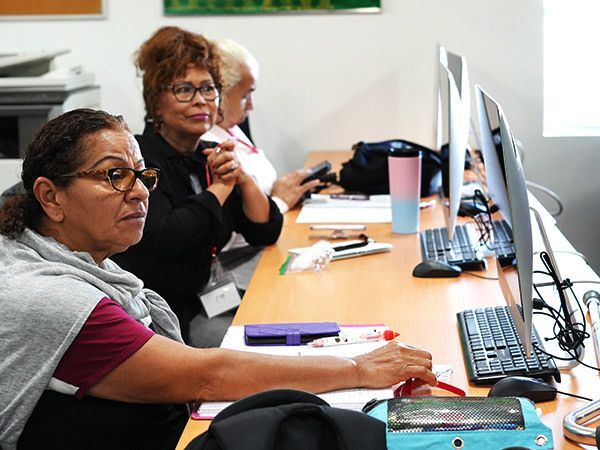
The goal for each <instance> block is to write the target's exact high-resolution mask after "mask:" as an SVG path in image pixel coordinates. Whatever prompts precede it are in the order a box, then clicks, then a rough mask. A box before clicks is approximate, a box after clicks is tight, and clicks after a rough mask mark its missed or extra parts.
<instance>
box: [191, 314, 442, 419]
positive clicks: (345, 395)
mask: <svg viewBox="0 0 600 450" xmlns="http://www.w3.org/2000/svg"><path fill="white" fill-rule="evenodd" d="M386 329H387V327H386V326H385V325H360V326H357V325H347V326H340V334H342V335H345V336H361V335H364V334H366V333H373V332H383V331H385V330H386ZM385 344H387V341H383V340H381V341H372V342H360V343H355V344H348V345H334V346H331V347H311V346H308V345H298V346H289V345H288V346H286V345H269V346H247V345H245V344H244V327H243V326H231V327H229V329H228V330H227V333H226V334H225V337H224V338H223V342H222V343H221V348H228V349H231V350H240V351H245V352H253V353H266V354H269V355H280V356H340V357H346V358H350V357H353V356H357V355H361V354H363V353H368V352H370V351H373V350H375V349H376V348H378V347H381V346H383V345H385ZM433 371H434V373H436V375H437V377H438V380H440V381H446V382H449V381H450V379H451V377H452V367H451V366H449V365H434V367H433ZM318 396H319V397H320V398H322V399H323V400H325V401H326V402H327V403H329V404H330V405H331V406H333V407H335V408H343V409H350V410H353V411H361V410H362V407H363V406H364V405H365V404H366V403H368V402H369V401H370V400H372V399H374V398H376V399H386V398H392V397H393V396H394V389H393V387H389V388H384V389H365V388H356V389H340V390H338V391H332V392H325V393H322V394H318ZM232 403H233V402H204V403H202V404H201V405H200V406H199V407H198V408H197V409H196V410H194V411H193V412H192V419H196V420H211V419H213V418H214V417H215V416H216V415H217V414H218V413H220V412H221V411H222V410H223V409H225V408H226V407H228V406H229V405H231V404H232Z"/></svg>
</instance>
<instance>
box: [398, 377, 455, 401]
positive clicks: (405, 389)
mask: <svg viewBox="0 0 600 450" xmlns="http://www.w3.org/2000/svg"><path fill="white" fill-rule="evenodd" d="M414 387H415V380H414V378H409V379H408V380H406V381H405V382H404V383H402V384H401V385H400V386H398V387H397V388H396V389H395V390H394V397H406V396H410V395H412V391H413V388H414ZM436 387H437V388H438V389H443V390H445V391H448V392H452V393H453V394H456V395H458V396H460V397H464V396H465V395H466V394H465V391H463V390H462V389H460V388H459V387H456V386H453V385H451V384H448V383H444V382H443V381H438V384H437V386H436Z"/></svg>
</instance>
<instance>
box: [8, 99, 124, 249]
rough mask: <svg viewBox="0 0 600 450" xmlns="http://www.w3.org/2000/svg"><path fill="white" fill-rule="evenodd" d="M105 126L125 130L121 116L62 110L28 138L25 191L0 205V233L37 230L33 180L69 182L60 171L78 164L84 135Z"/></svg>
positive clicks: (83, 153) (83, 152)
mask: <svg viewBox="0 0 600 450" xmlns="http://www.w3.org/2000/svg"><path fill="white" fill-rule="evenodd" d="M107 129H108V130H124V131H127V132H129V127H128V126H127V124H126V123H125V121H124V120H123V117H121V116H113V115H112V114H109V113H107V112H105V111H97V110H93V109H87V108H81V109H75V110H72V111H69V112H66V113H64V114H61V115H60V116H58V117H56V118H55V119H52V120H51V121H49V122H48V123H46V124H45V125H44V126H43V127H42V128H41V129H40V130H39V131H38V133H37V134H36V135H35V136H34V138H33V139H32V141H31V143H30V144H29V147H28V148H27V152H26V154H25V159H24V160H23V170H22V172H21V180H23V187H24V189H25V193H24V194H17V195H15V196H13V197H12V198H10V199H9V200H7V201H6V203H4V205H2V208H1V209H0V234H3V235H6V236H10V237H13V238H14V237H16V236H17V235H18V234H20V233H21V232H22V231H23V230H24V229H25V227H27V228H31V229H33V230H38V226H39V224H40V221H41V219H42V218H43V216H44V210H43V209H42V206H41V205H40V204H39V202H38V201H37V198H36V197H35V194H34V193H33V185H34V183H35V180H37V179H38V178H39V177H46V178H48V179H50V180H52V182H53V183H54V184H55V185H56V186H59V187H65V186H67V185H69V183H71V182H72V178H68V177H63V175H66V174H68V173H72V172H76V171H77V169H78V168H79V167H81V165H82V164H83V162H84V160H85V157H86V154H87V147H86V146H87V143H88V138H89V137H90V136H91V135H94V134H96V133H97V132H99V131H102V130H107Z"/></svg>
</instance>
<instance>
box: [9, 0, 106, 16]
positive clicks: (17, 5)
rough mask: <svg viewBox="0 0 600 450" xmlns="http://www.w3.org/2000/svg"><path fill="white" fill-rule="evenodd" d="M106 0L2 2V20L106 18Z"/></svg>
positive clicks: (18, 0) (17, 0)
mask: <svg viewBox="0 0 600 450" xmlns="http://www.w3.org/2000/svg"><path fill="white" fill-rule="evenodd" d="M105 15H106V0H15V1H5V0H3V1H0V19H23V20H29V19H57V18H60V19H63V18H65V19H69V18H77V19H81V18H89V19H95V18H104V17H105Z"/></svg>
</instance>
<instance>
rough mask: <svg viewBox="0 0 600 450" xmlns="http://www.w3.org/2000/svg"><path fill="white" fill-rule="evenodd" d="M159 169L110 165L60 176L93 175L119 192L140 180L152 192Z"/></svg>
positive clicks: (78, 176) (156, 184)
mask: <svg viewBox="0 0 600 450" xmlns="http://www.w3.org/2000/svg"><path fill="white" fill-rule="evenodd" d="M159 174H160V169H155V168H152V167H147V168H145V169H141V170H135V169H130V168H128V167H112V168H110V169H97V170H87V171H82V172H75V173H69V174H66V175H61V176H62V177H77V178H82V177H93V178H99V179H102V178H104V179H106V180H108V181H109V182H110V185H111V186H112V187H113V189H115V190H117V191H119V192H127V191H130V190H131V189H133V186H135V182H136V180H138V179H139V180H140V181H141V182H142V184H143V185H144V186H145V187H146V189H148V191H149V192H152V191H153V190H154V189H156V186H158V175H159Z"/></svg>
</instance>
